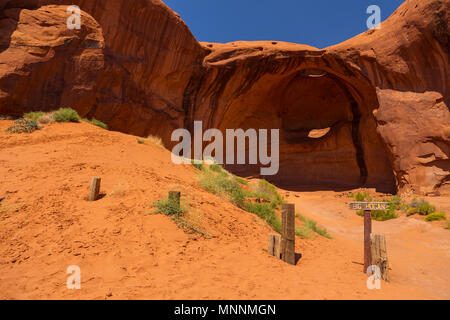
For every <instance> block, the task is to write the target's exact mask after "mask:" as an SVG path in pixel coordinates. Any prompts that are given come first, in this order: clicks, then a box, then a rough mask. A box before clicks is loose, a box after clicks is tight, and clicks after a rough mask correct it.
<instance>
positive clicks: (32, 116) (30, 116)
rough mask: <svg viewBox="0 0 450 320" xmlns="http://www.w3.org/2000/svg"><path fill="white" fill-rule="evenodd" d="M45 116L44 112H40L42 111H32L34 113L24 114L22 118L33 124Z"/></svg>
mask: <svg viewBox="0 0 450 320" xmlns="http://www.w3.org/2000/svg"><path fill="white" fill-rule="evenodd" d="M44 115H45V112H42V111H34V112H28V113H25V114H24V115H23V117H24V118H25V119H30V120H31V121H34V122H36V123H37V122H39V119H40V118H41V117H42V116H44Z"/></svg>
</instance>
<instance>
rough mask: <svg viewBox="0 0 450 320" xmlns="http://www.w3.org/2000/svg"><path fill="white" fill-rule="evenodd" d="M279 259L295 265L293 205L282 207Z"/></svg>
mask: <svg viewBox="0 0 450 320" xmlns="http://www.w3.org/2000/svg"><path fill="white" fill-rule="evenodd" d="M282 228H283V230H282V234H281V258H282V259H283V261H285V262H287V263H289V264H293V265H295V204H292V203H285V204H283V206H282Z"/></svg>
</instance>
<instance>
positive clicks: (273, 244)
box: [267, 234, 281, 259]
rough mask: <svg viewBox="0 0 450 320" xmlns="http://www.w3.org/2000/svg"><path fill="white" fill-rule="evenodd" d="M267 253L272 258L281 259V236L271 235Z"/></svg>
mask: <svg viewBox="0 0 450 320" xmlns="http://www.w3.org/2000/svg"><path fill="white" fill-rule="evenodd" d="M267 251H268V253H269V254H270V255H271V256H274V257H277V258H278V259H280V258H281V236H280V235H279V234H269V245H268V248H267Z"/></svg>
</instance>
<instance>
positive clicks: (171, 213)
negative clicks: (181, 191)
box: [151, 197, 210, 236]
mask: <svg viewBox="0 0 450 320" xmlns="http://www.w3.org/2000/svg"><path fill="white" fill-rule="evenodd" d="M185 201H186V200H184V201H183V202H185ZM183 202H181V203H178V201H177V200H176V199H174V198H170V197H169V198H166V199H163V200H161V201H158V202H156V203H154V204H152V206H151V207H154V208H156V211H155V212H152V213H153V214H157V213H161V214H165V215H166V216H168V217H170V218H171V219H172V220H173V221H174V222H175V224H176V225H177V226H178V227H179V228H181V229H183V230H184V231H185V232H188V233H192V232H194V233H199V234H202V235H205V236H210V234H209V233H208V232H207V231H206V230H204V228H203V220H204V217H203V215H202V214H201V212H200V211H199V210H197V209H196V208H189V209H188V208H187V207H188V206H187V205H185V204H184V203H183Z"/></svg>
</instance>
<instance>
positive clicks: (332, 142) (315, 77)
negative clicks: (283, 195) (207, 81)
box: [219, 69, 395, 192]
mask: <svg viewBox="0 0 450 320" xmlns="http://www.w3.org/2000/svg"><path fill="white" fill-rule="evenodd" d="M242 106H245V108H243V107H242ZM237 110H239V111H237ZM372 111H373V110H370V108H367V107H363V106H361V105H359V101H357V99H355V97H354V93H353V92H351V90H350V89H349V88H348V85H347V84H346V82H345V81H344V80H342V79H340V78H339V77H337V76H335V75H333V74H330V73H328V72H325V71H322V70H316V69H306V70H301V71H298V72H296V73H295V74H291V75H289V76H286V77H284V78H282V79H279V78H278V79H276V78H270V76H269V77H267V78H266V79H264V81H259V82H258V83H256V84H255V85H254V87H253V88H252V90H250V91H249V92H248V93H246V94H244V95H243V96H242V97H239V99H237V100H236V101H234V102H233V103H232V104H231V105H230V106H229V107H228V108H227V111H226V112H225V113H224V115H223V116H222V117H221V121H220V124H219V127H220V128H221V129H222V130H224V129H227V128H242V129H249V128H255V129H262V128H265V129H280V169H279V172H278V174H277V175H275V176H268V177H265V178H266V179H267V180H269V181H271V182H273V183H275V184H276V185H278V186H280V187H283V188H287V189H302V190H304V189H311V190H338V189H352V188H358V187H362V186H364V187H374V188H377V189H379V190H380V191H385V192H395V182H394V178H393V173H392V168H391V166H390V164H389V161H388V158H387V155H386V154H385V153H384V151H383V150H384V149H383V148H384V147H383V145H382V143H381V141H380V139H379V137H378V134H377V133H376V124H375V122H374V119H373V115H372ZM227 168H228V169H229V170H231V171H232V172H233V173H235V174H238V175H241V176H257V175H258V172H259V169H258V168H257V167H256V166H237V165H231V166H227Z"/></svg>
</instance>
